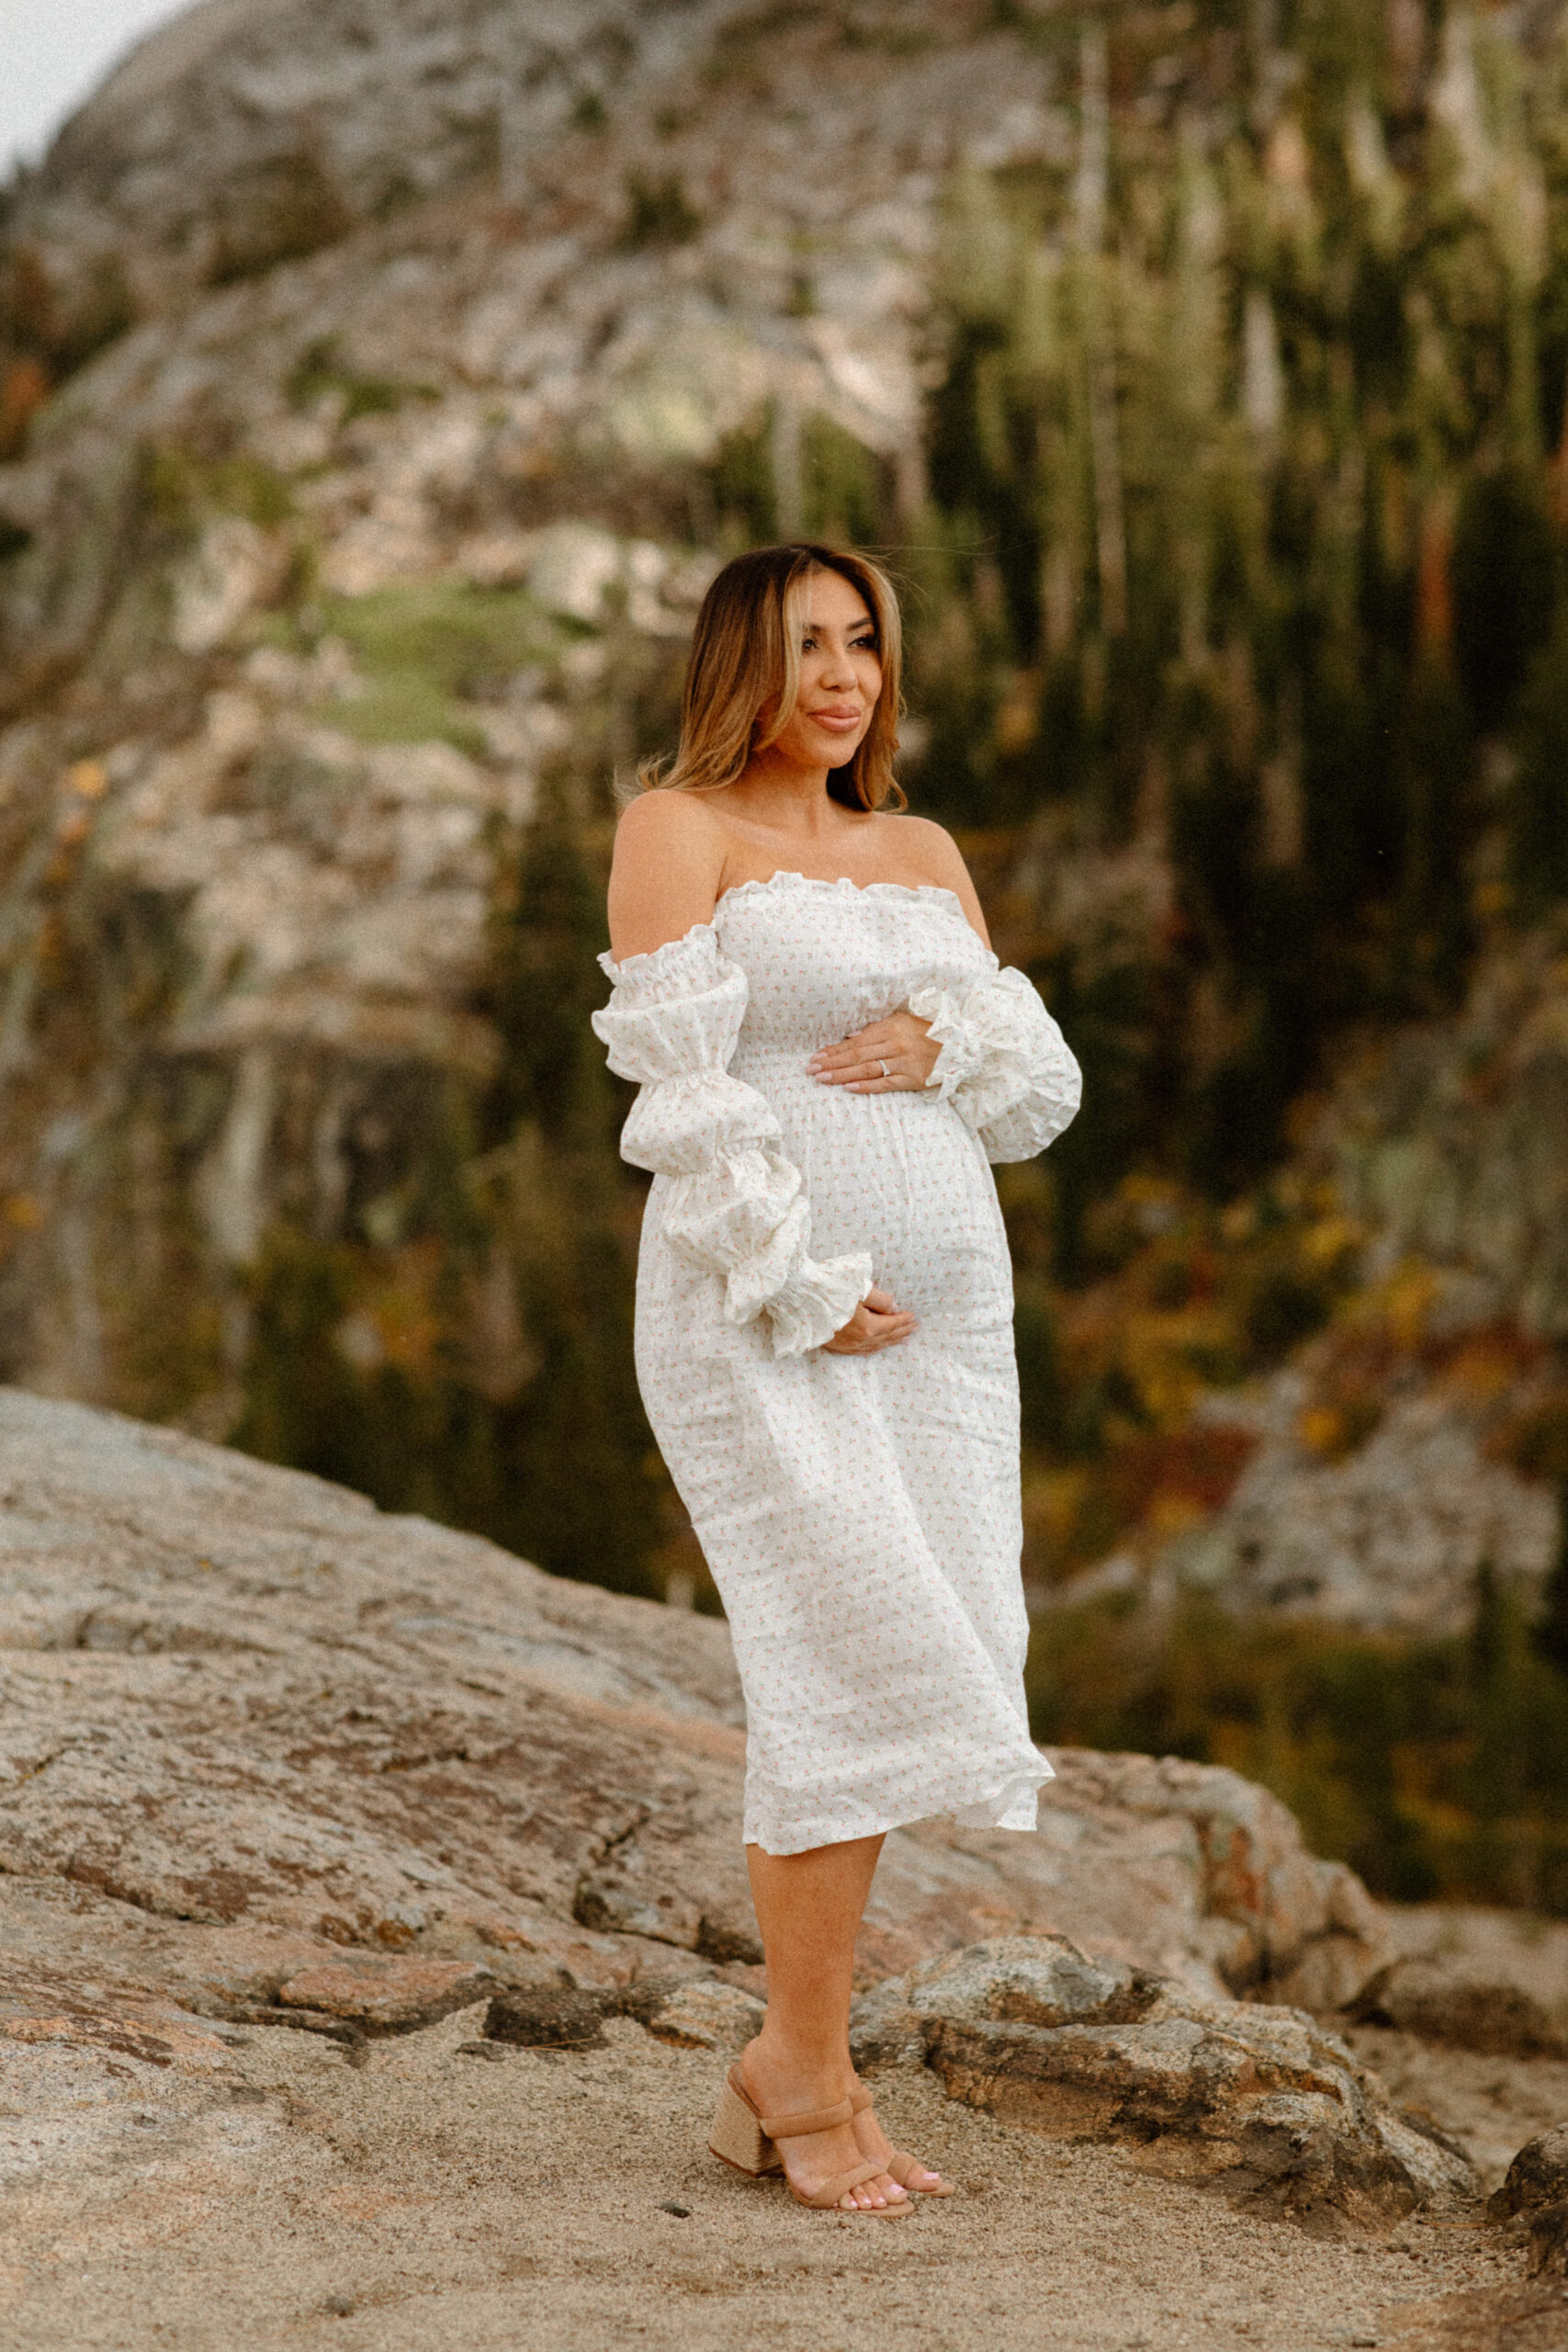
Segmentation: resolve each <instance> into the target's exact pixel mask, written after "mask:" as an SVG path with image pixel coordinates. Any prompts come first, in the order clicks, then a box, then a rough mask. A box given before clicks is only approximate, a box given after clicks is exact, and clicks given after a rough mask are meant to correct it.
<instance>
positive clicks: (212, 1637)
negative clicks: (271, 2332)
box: [0, 1389, 1388, 2038]
mask: <svg viewBox="0 0 1568 2352" xmlns="http://www.w3.org/2000/svg"><path fill="white" fill-rule="evenodd" d="M0 1724H3V1726H4V1728H3V1730H0V1951H3V1952H4V1953H5V1954H6V1961H5V1962H4V1970H8V1971H9V1972H10V1975H9V1977H6V1975H5V1974H4V1973H0V2000H3V1999H4V1998H5V1997H6V1989H5V1988H6V1983H11V1984H12V1985H14V1986H16V1987H17V1988H18V1989H17V2000H18V2001H20V2002H21V2003H22V2006H23V2007H24V2008H27V2009H28V2013H29V2014H30V2013H31V2010H30V2008H29V2007H28V2005H29V2004H31V2003H32V2002H33V2001H34V1999H35V1996H36V1991H37V1985H38V1983H39V1978H40V1977H42V1978H46V1979H47V1980H48V1981H49V1982H51V1983H53V1984H67V1983H69V1984H72V1985H77V1986H79V1987H85V1985H88V1984H89V1983H97V1982H102V1981H107V1980H109V1979H112V1980H113V1981H114V1982H115V1983H117V1984H118V1985H122V1986H126V1987H131V1988H136V1989H134V1999H135V2000H138V2001H141V2002H142V2003H143V2004H144V2005H145V2004H148V2003H151V2004H152V2005H153V2006H154V2007H156V2006H157V2005H158V2004H160V2003H162V2004H164V2006H167V2004H168V2003H169V2002H170V2001H175V2002H177V2003H179V2004H180V2005H181V2006H182V2007H184V2008H185V2009H186V2010H190V2011H195V2012H197V2013H198V2014H200V2015H203V2016H206V2017H209V2018H225V2017H227V2018H231V2019H232V2020H235V2021H240V2022H244V2023H246V2024H250V2023H256V2022H261V2023H268V2024H285V2023H288V2024H293V2025H296V2026H299V2027H301V2028H309V2029H311V2030H316V2031H319V2032H324V2033H328V2034H332V2035H335V2036H337V2037H339V2038H353V2037H355V2036H358V2035H362V2034H366V2033H378V2032H383V2031H396V2030H400V2029H401V2028H404V2027H407V2026H409V2025H412V2024H417V2023H419V2022H422V2021H423V2020H425V2019H427V2018H430V2017H433V2016H435V2015H437V2014H439V2013H440V2009H441V2007H442V2006H443V2005H446V2006H450V2005H452V2004H454V2003H457V2002H459V2001H461V2000H464V1999H471V2000H476V2001H477V2000H478V1999H479V1998H481V1997H483V1996H484V1995H485V1993H486V1992H487V1991H494V1992H498V1993H499V1992H503V1991H506V1990H508V1989H512V1988H516V1987H519V1986H521V1987H523V1988H524V1989H527V1988H528V1987H531V1986H535V1985H538V1984H540V1983H547V1984H555V1983H558V1982H563V1981H564V1982H565V1983H567V1984H570V1985H575V1986H577V1987H578V1988H580V1989H582V1990H592V1989H593V1988H601V1989H604V1988H613V1987H626V1986H630V1985H636V1984H643V1983H647V1982H649V1981H657V1982H660V1983H670V1982H673V1981H677V1980H681V1981H686V1982H692V1981H694V1980H698V1979H712V1978H713V1977H714V1976H715V1975H716V1973H718V1972H720V1971H723V1972H726V1973H728V1975H729V1976H730V1977H731V1978H733V1979H734V1981H735V1982H736V1983H738V1984H739V1985H743V1986H745V1987H746V1989H748V1990H750V1991H753V1992H754V1991H756V1990H757V1989H759V1988H758V1984H757V1981H756V1978H755V1976H754V1975H753V1974H752V1973H751V1972H753V1971H754V1969H755V1962H756V1960H757V1958H758V1956H759V1949H760V1948H759V1946H758V1943H757V1938H756V1923H755V1920H754V1918H753V1917H752V1913H751V1906H750V1895H749V1892H748V1888H747V1883H746V1873H745V1866H744V1860H743V1857H742V1852H741V1847H740V1800H741V1780H742V1771H743V1760H744V1734H743V1729H742V1710H741V1704H740V1693H739V1682H738V1679H737V1676H736V1671H735V1665H734V1659H733V1657H732V1655H731V1652H730V1646H729V1639H728V1632H727V1630H726V1628H725V1627H724V1626H723V1624H722V1623H716V1622H715V1621H713V1620H712V1619H709V1618H705V1617H702V1616H699V1615H697V1614H695V1613H694V1612H693V1611H684V1610H676V1609H667V1608H663V1607H660V1606H659V1605H657V1604H655V1603H652V1602H649V1601H644V1600H627V1599H624V1598H620V1597H617V1596H615V1595H613V1594H609V1593H606V1592H603V1591H600V1590H599V1589H596V1588H593V1587H590V1586H584V1585H579V1584H572V1583H569V1582H565V1581H563V1580H561V1579H558V1578H555V1577H547V1576H544V1575H541V1574H540V1573H539V1571H538V1570H536V1569H535V1568H532V1567H529V1566H527V1565H526V1564H525V1563H524V1562H523V1561H520V1560H517V1559H514V1558H513V1557H512V1556H511V1555H508V1554H506V1553H504V1552H502V1551H500V1550H498V1549H497V1548H496V1547H495V1546H494V1545H493V1544H486V1543H482V1542H480V1541H479V1540H477V1539H476V1538H473V1537H470V1536H466V1535H460V1534H457V1533H455V1532H452V1531H451V1530H449V1529H446V1528H442V1527H437V1526H434V1525H433V1524H432V1523H431V1522H429V1521H425V1520H421V1519H413V1518H395V1517H391V1516H389V1515H386V1514H383V1513H381V1512H378V1511H377V1510H375V1509H374V1508H373V1507H372V1506H371V1505H370V1504H369V1503H368V1502H367V1501H366V1500H365V1499H364V1498H362V1497H360V1496H357V1495H354V1494H350V1493H348V1492H347V1491H345V1490H344V1489H343V1488H341V1487H331V1486H328V1485H326V1484H325V1483H323V1482H322V1481H321V1480H319V1479H315V1478H311V1477H307V1476H301V1475H299V1474H297V1473H294V1472H289V1471H284V1470H278V1469H275V1468H272V1467H269V1466H267V1465H265V1464H261V1463H258V1462H255V1461H252V1460H250V1459H249V1458H247V1457H246V1456H244V1455H242V1454H238V1453H229V1452H225V1451H223V1450H222V1449H220V1448H219V1447H216V1446H211V1445H208V1444H205V1443H203V1442H201V1441H199V1440H197V1439H195V1438H192V1437H189V1436H186V1435H183V1434H181V1433H179V1432H176V1431H173V1430H161V1429H153V1428H149V1427H145V1426H143V1425H141V1424H138V1423H136V1422H133V1421H129V1420H125V1419H119V1418H118V1417H117V1416H115V1415H112V1414H107V1413H101V1412H96V1411H93V1410H90V1409H88V1408H85V1407H81V1406H76V1405H71V1404H64V1403H60V1402H57V1401H53V1400H50V1399H45V1398H41V1397H30V1396H28V1395H25V1394H23V1393H22V1392H20V1391H18V1390H15V1389H11V1390H0ZM1053 1754H1054V1761H1055V1767H1056V1772H1057V1778H1056V1779H1055V1781H1052V1782H1051V1783H1050V1785H1049V1786H1048V1787H1047V1788H1046V1790H1045V1792H1044V1794H1043V1804H1042V1806H1041V1812H1040V1833H1039V1835H1038V1836H1036V1837H1032V1838H1030V1837H1019V1836H1017V1835H1016V1834H1012V1833H1008V1832H1003V1831H970V1830H961V1829H958V1828H956V1827H955V1826H953V1825H952V1824H950V1823H937V1822H931V1823H925V1824H922V1825H919V1826H914V1827H911V1828H908V1829H904V1830H899V1831H897V1832H895V1833H894V1835H893V1836H891V1837H890V1838H888V1840H887V1842H886V1849H885V1853H884V1860H883V1863H882V1867H881V1869H880V1870H879V1871H878V1874H877V1880H876V1884H875V1888H874V1895H873V1900H872V1904H871V1906H870V1909H869V1911H868V1914H867V1918H866V1922H865V1927H864V1930H863V1937H862V1941H861V1946H860V1952H859V1975H860V1980H861V1982H862V1983H863V1984H866V1985H869V1984H872V1983H874V1982H875V1981H876V1980H877V1979H878V1978H880V1977H884V1976H887V1975H890V1974H893V1973H897V1972H899V1971H903V1970H907V1969H908V1968H909V1967H910V1966H911V1965H912V1964H913V1963H914V1962H917V1961H919V1960H922V1959H924V1958H926V1957H927V1956H928V1955H930V1954H931V1953H932V1952H939V1951H948V1950H954V1949H958V1948H960V1947H962V1946H964V1945H967V1944H972V1943H975V1942H976V1941H978V1940H981V1939H986V1938H987V1937H995V1936H997V1935H1018V1934H1024V1935H1029V1934H1044V1935H1052V1934H1055V1935H1063V1934H1070V1935H1071V1936H1072V1937H1073V1939H1074V1940H1075V1941H1076V1942H1077V1943H1079V1944H1080V1945H1082V1946H1084V1947H1086V1948H1088V1949H1089V1950H1092V1951H1097V1952H1100V1953H1103V1954H1104V1955H1105V1956H1106V1957H1107V1958H1108V1959H1109V1960H1111V1961H1113V1962H1117V1963H1119V1964H1121V1965H1122V1966H1126V1967H1137V1968H1143V1969H1147V1970H1151V1971H1154V1972H1156V1973H1160V1974H1162V1975H1165V1976H1168V1977H1171V1978H1173V1979H1177V1980H1179V1981H1180V1982H1182V1983H1184V1984H1185V1985H1187V1986H1188V1988H1189V1989H1190V1991H1192V1992H1193V1993H1195V1994H1199V1995H1205V1996H1213V1997H1224V1996H1226V1995H1227V1994H1229V1993H1235V1992H1253V1993H1257V1994H1261V1995H1265V1996H1277V1995H1278V1994H1279V1993H1280V1991H1281V1989H1284V1990H1293V1989H1294V1988H1295V1987H1296V1986H1297V1985H1299V1984H1300V1983H1302V1982H1303V1981H1304V1979H1305V1978H1307V1977H1313V1976H1315V1979H1316V1981H1318V1982H1319V1983H1320V1984H1321V1985H1325V1986H1327V1987H1328V1988H1329V1989H1330V1990H1331V1991H1332V1993H1333V1995H1334V1997H1335V1998H1343V1997H1344V1996H1345V1995H1346V1993H1347V1992H1348V1991H1350V1990H1353V1989H1354V1987H1355V1986H1356V1985H1359V1983H1360V1982H1361V1981H1362V1980H1363V1979H1364V1978H1366V1977H1367V1976H1368V1975H1370V1974H1371V1973H1372V1971H1373V1970H1374V1969H1375V1968H1376V1967H1377V1966H1378V1965H1380V1964H1381V1962H1382V1961H1383V1960H1385V1959H1386V1958H1387V1957H1388V1946H1387V1942H1386V1939H1385V1936H1384V1931H1383V1928H1382V1921H1381V1919H1380V1916H1379V1914H1378V1912H1377V1910H1376V1907H1375V1906H1374V1905H1372V1903H1371V1900H1370V1898H1369V1897H1368V1896H1367V1894H1366V1893H1365V1890H1364V1889H1363V1888H1361V1886H1360V1885H1359V1882H1358V1881H1357V1880H1355V1879H1354V1878H1353V1877H1352V1876H1351V1874H1350V1873H1349V1872H1348V1871H1344V1870H1342V1869H1340V1868H1339V1867H1338V1866H1337V1865H1334V1864H1327V1863H1324V1862H1320V1861H1318V1860H1315V1859H1314V1857H1313V1856H1312V1855H1311V1854H1309V1853H1308V1852H1307V1851H1306V1849H1305V1848H1304V1846H1303V1842H1302V1838H1301V1833H1300V1830H1299V1828H1298V1826H1297V1825H1296V1823H1295V1821H1294V1820H1293V1819H1292V1815H1290V1814H1289V1812H1288V1811H1287V1810H1286V1809H1285V1807H1284V1806H1283V1805H1281V1804H1279V1803H1278V1802H1277V1801H1276V1800H1275V1799H1274V1798H1273V1797H1271V1796H1269V1794H1268V1793H1267V1792H1266V1791H1264V1790H1261V1789H1258V1788H1257V1787H1254V1786H1253V1785H1252V1784H1250V1783H1249V1782H1247V1781H1243V1780H1241V1779H1240V1778H1239V1777H1238V1776H1237V1775H1236V1774H1235V1773H1232V1772H1227V1771H1224V1770H1215V1769H1211V1768H1206V1767H1202V1766H1198V1765H1192V1764H1187V1763H1183V1762H1181V1761H1179V1760H1178V1759H1174V1758H1164V1759H1155V1758H1148V1757H1140V1756H1098V1755H1093V1754H1090V1753H1088V1752H1086V1751H1082V1750H1071V1749H1069V1750H1062V1751H1054V1752H1053ZM486 1970H488V1971H489V1972H490V1973H491V1978H493V1979H494V1980H495V1982H494V1983H493V1985H492V1984H491V1981H490V1979H487V1978H486V1977H484V1976H483V1975H482V1974H481V1973H479V1972H481V1971H486ZM90 1997H91V1996H89V1995H88V1994H87V1993H86V1992H85V1990H83V1991H82V1993H81V1998H82V2000H83V2001H84V2002H88V2001H89V2000H90ZM126 1997H127V1998H131V1997H132V1995H131V1994H130V1993H128V1994H127V1996H126ZM1309 1997H1310V1996H1309ZM58 2007H59V2005H58V2003H56V2004H55V2005H54V2009H51V2011H50V2013H51V2014H53V2013H54V2010H55V2009H57V2008H58Z"/></svg>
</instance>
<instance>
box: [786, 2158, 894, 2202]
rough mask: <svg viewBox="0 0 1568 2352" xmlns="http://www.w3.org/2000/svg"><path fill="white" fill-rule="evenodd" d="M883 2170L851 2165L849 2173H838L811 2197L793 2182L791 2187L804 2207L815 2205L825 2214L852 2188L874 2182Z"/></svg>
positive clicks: (812, 2193)
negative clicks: (864, 2182)
mask: <svg viewBox="0 0 1568 2352" xmlns="http://www.w3.org/2000/svg"><path fill="white" fill-rule="evenodd" d="M881 2170H882V2166H881V2165H874V2164H863V2165H850V2167H849V2169H848V2171H846V2172H836V2173H835V2174H834V2175H833V2177H832V2179H831V2180H825V2181H824V2182H823V2183H822V2186H821V2188H814V2189H813V2190H812V2192H811V2194H810V2196H809V2197H807V2195H806V2193H805V2191H804V2190H803V2189H799V2188H795V2183H794V2182H793V2181H792V2182H791V2183H790V2187H791V2188H792V2189H794V2190H795V2196H796V2197H798V2198H799V2199H800V2201H801V2203H802V2204H803V2205H815V2206H816V2207H817V2208H818V2210H819V2211H824V2212H825V2211H829V2209H830V2208H831V2207H833V2206H835V2205H837V2203H838V2201H839V2199H840V2197H845V2196H847V2195H848V2194H849V2192H850V2190H851V2189H852V2188H859V2187H860V2185H861V2183H862V2181H864V2180H874V2179H875V2177H876V2176H877V2174H878V2173H879V2172H880V2171H881Z"/></svg>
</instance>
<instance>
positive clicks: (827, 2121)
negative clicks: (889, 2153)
mask: <svg viewBox="0 0 1568 2352" xmlns="http://www.w3.org/2000/svg"><path fill="white" fill-rule="evenodd" d="M853 2113H854V2109H853V2108H852V2106H851V2105H850V2103H849V2100H848V2099H847V2098H841V2099H840V2101H839V2103H838V2105H837V2106H836V2107H812V2108H807V2109H805V2110H804V2111H803V2112H802V2113H801V2114H799V2115H764V2116H763V2118H762V2129H763V2131H765V2132H766V2133H767V2135H768V2137H769V2139H770V2140H799V2139H802V2138H804V2136H805V2134H806V2133H807V2131H832V2130H833V2129H834V2128H835V2126H836V2125H838V2124H840V2123H847V2122H848V2121H849V2120H850V2118H851V2117H852V2115H853ZM875 2169H876V2167H875V2165H873V2166H872V2170H873V2171H875Z"/></svg>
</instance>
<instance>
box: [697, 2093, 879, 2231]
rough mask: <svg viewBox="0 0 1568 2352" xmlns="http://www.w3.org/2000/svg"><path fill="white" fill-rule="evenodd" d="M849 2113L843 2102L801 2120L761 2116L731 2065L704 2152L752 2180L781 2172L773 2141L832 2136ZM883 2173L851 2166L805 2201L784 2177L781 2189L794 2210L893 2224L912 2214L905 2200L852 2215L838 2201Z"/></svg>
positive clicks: (876, 2168) (861, 2209)
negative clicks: (807, 2209) (792, 2201)
mask: <svg viewBox="0 0 1568 2352" xmlns="http://www.w3.org/2000/svg"><path fill="white" fill-rule="evenodd" d="M853 2114H854V2109H853V2108H852V2106H851V2104H850V2102H849V2100H848V2099H847V2098H843V2099H840V2101H839V2104H838V2105H837V2107H818V2108H813V2109H809V2110H808V2111H807V2113H805V2114H801V2115H764V2114H762V2112H761V2109H759V2107H758V2106H757V2103H756V2101H755V2100H754V2099H753V2098H752V2097H751V2094H750V2091H749V2090H748V2089H747V2087H746V2084H745V2080H744V2078H743V2076H742V2075H741V2072H740V2069H739V2066H731V2068H730V2070H729V2076H728V2081H727V2082H726V2084H725V2086H724V2088H723V2090H722V2091H720V2093H719V2095H718V2111H717V2113H716V2115H715V2117H714V2119H713V2130H712V2131H710V2132H709V2134H708V2151H709V2154H712V2155H716V2156H717V2157H718V2158H719V2160H720V2161H721V2163H724V2164H727V2165H734V2167H735V2169H736V2171H737V2172H743V2173H746V2174H749V2175H750V2177H751V2178H752V2179H753V2180H756V2179H759V2178H760V2177H761V2175H762V2174H763V2173H770V2172H784V2160H783V2158H782V2157H781V2156H780V2154H779V2152H778V2150H777V2148H776V2147H775V2146H774V2144H773V2143H774V2142H775V2141H776V2140H798V2139H803V2138H804V2137H805V2135H806V2134H807V2132H808V2131H832V2130H834V2128H835V2127H836V2126H837V2125H838V2124H840V2123H848V2122H849V2121H850V2120H851V2118H852V2116H853ZM886 2169H887V2167H886V2165H874V2164H872V2163H870V2162H869V2161H868V2162H865V2163H863V2164H858V2165H850V2166H849V2167H848V2169H847V2170H846V2171H844V2172H839V2173H835V2174H834V2175H833V2177H832V2179H831V2180H825V2181H824V2182H823V2184H822V2186H821V2188H818V2189H817V2190H815V2191H814V2192H813V2194H812V2195H811V2196H809V2197H807V2196H806V2195H804V2194H803V2192H802V2191H801V2190H800V2189H798V2188H796V2187H795V2183H794V2181H793V2180H791V2179H790V2177H789V2176H788V2174H787V2173H784V2186H785V2187H786V2188H787V2189H788V2190H789V2193H790V2195H791V2196H792V2197H793V2198H794V2199H795V2203H796V2204H797V2205H808V2206H809V2207H810V2208H811V2209H812V2211H814V2212H818V2213H833V2212H842V2213H843V2214H844V2216H845V2218H846V2220H849V2219H853V2218H855V2217H857V2216H858V2218H859V2219H860V2220H861V2221H863V2222H873V2221H875V2222H891V2221H896V2220H897V2219H898V2218H899V2217H900V2216H901V2215H903V2214H905V2213H908V2212H910V2211H912V2210H913V2208H912V2205H911V2203H910V2200H909V2199H908V2195H906V2197H905V2198H904V2199H903V2201H902V2202H901V2203H900V2204H897V2205H857V2206H855V2207H854V2208H853V2211H851V2208H850V2207H849V2206H847V2205H845V2206H840V2203H839V2199H840V2197H843V2196H846V2195H847V2194H848V2192H849V2191H850V2190H851V2189H852V2188H859V2187H860V2185H861V2183H862V2181H863V2180H873V2179H874V2178H875V2177H876V2175H877V2174H878V2173H879V2172H886Z"/></svg>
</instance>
